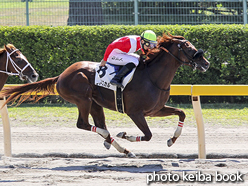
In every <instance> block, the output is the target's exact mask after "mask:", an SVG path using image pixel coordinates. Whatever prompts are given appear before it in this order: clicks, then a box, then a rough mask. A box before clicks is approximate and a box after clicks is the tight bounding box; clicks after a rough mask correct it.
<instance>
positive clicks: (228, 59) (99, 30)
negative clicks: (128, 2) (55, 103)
mask: <svg viewBox="0 0 248 186" xmlns="http://www.w3.org/2000/svg"><path fill="white" fill-rule="evenodd" d="M146 29H151V30H154V31H155V33H156V34H157V35H162V33H167V32H170V33H171V34H173V35H182V36H184V37H185V38H186V39H188V40H189V41H191V43H192V44H193V45H195V46H196V48H202V49H203V50H204V51H206V53H205V57H206V58H207V59H208V60H209V61H210V62H211V65H210V68H209V70H208V71H207V72H206V73H200V72H199V71H192V69H191V68H189V67H186V66H184V67H181V68H180V69H179V70H178V71H177V73H176V76H175V78H174V80H173V84H247V83H248V75H247V67H248V61H247V59H248V52H247V50H248V42H247V38H248V27H247V26H244V25H198V26H186V25H181V26H179V25H155V26H154V25H145V26H144V25H142V26H114V25H105V26H63V27H47V26H29V27H21V26H15V27H0V45H1V46H3V45H4V44H7V43H13V44H14V45H15V46H16V47H17V48H19V49H20V50H21V51H22V52H23V54H24V55H25V56H26V57H27V58H28V60H29V62H30V63H31V64H32V65H33V67H34V68H35V69H36V70H37V72H38V73H39V75H40V79H44V78H48V77H54V76H57V75H59V74H60V73H61V72H63V71H64V70H65V69H66V68H67V67H68V66H69V65H71V64H72V63H74V62H77V61H83V60H87V61H88V60H89V61H100V60H101V59H102V58H103V54H104V52H105V49H106V47H107V46H108V44H109V43H111V42H112V41H113V40H114V39H116V38H118V37H121V36H124V35H128V34H137V35H140V34H141V33H142V32H143V31H144V30H146ZM7 83H9V84H10V83H22V82H21V81H20V80H18V78H16V77H15V78H14V77H10V78H9V79H8V82H7Z"/></svg>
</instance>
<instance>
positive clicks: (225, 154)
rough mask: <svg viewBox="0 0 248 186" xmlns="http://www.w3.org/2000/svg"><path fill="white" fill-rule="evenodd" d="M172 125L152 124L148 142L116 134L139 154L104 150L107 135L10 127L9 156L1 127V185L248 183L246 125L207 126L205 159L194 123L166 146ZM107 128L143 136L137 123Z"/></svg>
mask: <svg viewBox="0 0 248 186" xmlns="http://www.w3.org/2000/svg"><path fill="white" fill-rule="evenodd" d="M0 128H1V127H0ZM174 129H175V128H173V127H171V128H151V131H152V132H153V138H152V140H151V141H149V142H137V143H134V142H133V143H131V142H129V141H126V140H124V139H118V138H116V140H117V141H118V142H119V143H120V144H121V145H122V146H124V147H126V148H127V149H129V150H130V151H132V152H133V153H135V154H136V156H137V158H135V159H132V158H126V157H125V156H124V155H122V154H120V153H118V152H117V151H116V149H115V148H114V147H111V148H110V150H107V149H105V147H104V146H103V139H102V138H101V137H100V136H99V135H97V134H95V133H92V132H87V131H83V130H79V129H77V128H65V127H61V128H55V127H42V128H41V127H12V129H11V130H12V153H13V157H11V158H9V157H5V156H3V154H4V150H3V146H4V145H3V134H2V131H1V132H0V185H1V186H2V185H8V186H9V185H11V186H12V185H13V186H17V185H18V186H29V185H39V186H43V185H59V186H60V185H61V186H62V185H63V186H67V185H68V186H74V185H75V186H76V185H78V186H81V185H83V186H87V185H89V186H95V185H101V186H105V185H111V186H112V185H114V186H119V185H123V186H124V185H130V186H142V185H147V183H148V182H150V185H157V184H165V183H166V184H169V185H177V186H182V185H202V184H208V185H248V145H247V142H248V128H246V127H236V128H234V127H232V128H223V127H213V126H209V127H205V129H206V130H205V131H206V152H207V159H197V157H198V138H197V129H196V128H195V127H186V126H185V127H184V129H183V133H182V135H181V136H180V138H178V140H177V142H176V143H175V144H174V145H173V146H172V147H167V145H166V142H167V139H168V138H169V137H170V136H172V134H173V133H174ZM109 131H110V133H111V134H112V135H113V136H115V135H116V134H117V133H119V132H122V131H125V132H127V133H128V134H130V135H141V132H140V131H139V130H138V129H137V128H136V127H133V128H109ZM220 179H224V180H225V181H219V180H220ZM227 180H232V181H229V182H227Z"/></svg>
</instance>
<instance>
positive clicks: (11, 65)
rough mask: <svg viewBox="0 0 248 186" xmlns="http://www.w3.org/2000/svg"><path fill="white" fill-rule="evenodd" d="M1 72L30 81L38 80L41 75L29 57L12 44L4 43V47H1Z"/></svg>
mask: <svg viewBox="0 0 248 186" xmlns="http://www.w3.org/2000/svg"><path fill="white" fill-rule="evenodd" d="M0 72H1V73H5V74H7V75H17V76H19V78H20V79H21V80H26V81H28V82H29V83H32V82H36V81H37V79H38V77H39V75H38V74H37V72H36V71H35V70H34V68H33V67H32V66H31V64H30V63H29V62H28V60H27V58H26V57H25V56H24V55H23V54H22V53H21V51H20V50H19V49H17V48H15V46H14V45H12V44H8V45H4V48H2V49H0Z"/></svg>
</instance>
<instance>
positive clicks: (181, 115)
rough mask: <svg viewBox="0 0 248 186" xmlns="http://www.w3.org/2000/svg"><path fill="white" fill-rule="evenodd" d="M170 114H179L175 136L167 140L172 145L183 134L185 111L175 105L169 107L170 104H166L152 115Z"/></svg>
mask: <svg viewBox="0 0 248 186" xmlns="http://www.w3.org/2000/svg"><path fill="white" fill-rule="evenodd" d="M170 115H178V116H179V121H178V126H177V129H176V131H175V132H174V135H173V137H171V138H170V139H169V140H168V141H167V145H168V146H169V147H170V146H172V145H173V144H174V143H175V141H176V140H177V138H178V137H179V136H180V135H181V133H182V129H183V124H184V120H185V117H186V115H185V113H184V112H183V111H182V110H181V109H177V108H174V107H168V106H164V107H163V108H162V109H161V110H159V111H158V112H157V113H155V114H153V115H151V116H152V117H154V116H155V117H163V116H170Z"/></svg>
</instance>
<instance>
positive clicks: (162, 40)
mask: <svg viewBox="0 0 248 186" xmlns="http://www.w3.org/2000/svg"><path fill="white" fill-rule="evenodd" d="M175 39H179V40H183V39H185V38H184V37H183V36H173V35H171V34H170V33H168V34H165V33H163V36H158V39H157V41H158V44H157V48H153V49H152V50H150V51H149V52H148V53H147V54H146V56H147V58H146V62H149V61H151V60H152V59H154V58H155V57H156V56H157V55H158V54H159V53H160V51H161V49H160V47H161V46H162V47H164V48H168V47H169V46H170V45H171V44H173V43H174V41H175Z"/></svg>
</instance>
